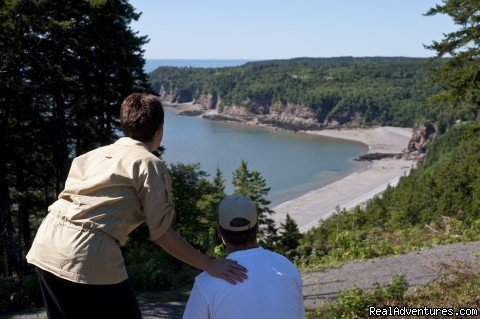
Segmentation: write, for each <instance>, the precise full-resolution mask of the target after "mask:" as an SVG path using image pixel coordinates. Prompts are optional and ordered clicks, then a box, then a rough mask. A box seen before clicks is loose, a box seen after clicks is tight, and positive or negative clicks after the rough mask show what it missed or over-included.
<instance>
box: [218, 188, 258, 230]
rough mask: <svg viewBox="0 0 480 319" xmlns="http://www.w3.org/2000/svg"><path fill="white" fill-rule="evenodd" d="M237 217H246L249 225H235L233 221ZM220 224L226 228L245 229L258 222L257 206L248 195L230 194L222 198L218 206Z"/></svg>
mask: <svg viewBox="0 0 480 319" xmlns="http://www.w3.org/2000/svg"><path fill="white" fill-rule="evenodd" d="M235 218H244V219H246V220H248V221H249V224H248V225H245V226H240V227H235V226H232V225H231V223H230V222H231V221H232V220H234V219H235ZM218 224H219V225H220V226H221V227H222V228H223V229H226V230H230V231H234V232H236V231H245V230H249V229H251V228H253V227H255V225H256V224H257V207H256V206H255V203H254V202H253V201H252V200H251V199H250V198H248V197H245V196H240V195H229V196H227V197H225V198H224V199H222V201H221V202H220V205H219V206H218Z"/></svg>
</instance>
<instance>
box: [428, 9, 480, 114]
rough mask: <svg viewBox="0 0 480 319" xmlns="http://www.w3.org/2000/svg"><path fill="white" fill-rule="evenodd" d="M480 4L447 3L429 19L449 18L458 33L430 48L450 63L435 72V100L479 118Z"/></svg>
mask: <svg viewBox="0 0 480 319" xmlns="http://www.w3.org/2000/svg"><path fill="white" fill-rule="evenodd" d="M479 12H480V3H479V2H478V1H477V0H446V1H443V3H442V4H439V5H436V6H435V7H434V8H432V9H430V10H429V11H428V12H427V15H429V16H433V15H437V14H446V15H449V16H450V17H451V18H452V19H453V22H454V23H455V24H456V25H458V26H459V29H458V30H456V31H453V32H450V33H447V34H445V35H444V38H443V39H442V40H441V41H433V43H432V44H431V45H429V46H427V48H428V49H431V50H435V51H436V53H437V57H444V56H448V57H449V59H447V60H446V62H445V63H444V64H443V65H442V66H441V67H439V68H438V69H437V70H436V73H435V77H434V81H435V82H436V83H440V84H441V91H440V93H439V94H438V95H436V100H438V101H444V102H446V105H447V106H448V107H450V108H459V107H460V108H461V109H462V110H463V111H466V112H468V114H470V115H473V117H478V116H480V40H479V39H480V25H479V23H478V22H479V21H480V14H479Z"/></svg>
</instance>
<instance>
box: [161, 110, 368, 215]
mask: <svg viewBox="0 0 480 319" xmlns="http://www.w3.org/2000/svg"><path fill="white" fill-rule="evenodd" d="M162 144H163V146H165V147H166V151H165V154H164V156H163V158H164V160H165V161H166V162H167V164H171V163H177V162H182V163H195V162H199V163H200V164H201V168H202V169H203V170H205V171H206V172H207V173H209V174H210V176H211V177H212V178H213V176H214V174H215V170H216V167H217V166H218V167H220V169H221V170H222V172H223V174H224V177H225V179H226V191H227V193H231V192H232V190H233V187H232V185H231V180H232V173H233V171H234V170H235V169H236V168H238V166H239V165H240V162H241V160H242V159H243V160H246V161H247V162H248V167H249V169H250V170H257V171H259V172H260V173H261V174H262V176H263V177H264V178H265V179H266V181H267V184H268V186H269V187H271V191H270V194H269V199H270V200H271V201H272V206H274V205H276V204H280V203H282V202H284V201H287V200H290V199H293V198H295V197H297V196H299V195H302V194H305V193H307V192H309V191H311V190H314V189H317V188H319V187H322V186H324V185H326V184H329V183H331V182H333V181H335V180H338V179H340V178H342V177H344V176H345V175H347V174H349V173H351V172H352V171H353V170H356V169H358V168H359V167H361V166H364V165H365V163H359V162H355V161H353V158H354V157H356V156H358V155H360V154H362V153H366V152H367V150H368V148H367V146H366V145H363V144H360V143H356V142H350V141H344V140H338V139H331V138H326V137H320V136H311V135H307V134H302V133H293V132H283V131H274V130H272V129H264V128H257V127H250V126H246V125H242V124H236V123H224V122H217V121H209V120H204V119H200V118H196V117H187V116H179V115H174V114H173V113H172V112H171V111H168V110H167V112H166V118H165V134H164V140H163V142H162Z"/></svg>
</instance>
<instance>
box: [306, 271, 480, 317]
mask: <svg viewBox="0 0 480 319" xmlns="http://www.w3.org/2000/svg"><path fill="white" fill-rule="evenodd" d="M449 271H450V270H449ZM479 284H480V276H479V275H477V274H474V273H472V272H471V271H466V272H465V269H462V268H460V269H458V268H457V269H455V270H453V271H450V275H449V276H448V277H445V278H441V279H440V280H437V281H434V282H432V283H430V284H428V285H427V286H426V287H419V288H415V289H413V290H407V289H408V286H409V285H408V282H407V281H406V280H405V277H403V276H397V277H395V278H394V279H393V280H392V282H391V284H390V285H386V286H379V285H376V286H374V287H373V289H371V290H370V291H365V290H361V289H358V288H355V287H354V288H352V289H350V290H349V291H346V292H344V293H342V294H340V297H339V298H338V300H337V301H336V302H333V303H326V304H324V305H322V306H321V307H319V308H317V309H315V310H314V311H311V312H307V316H306V318H307V319H313V318H316V319H317V318H328V319H330V318H370V317H369V316H368V313H369V312H368V307H369V306H375V307H377V308H379V307H387V306H391V307H400V308H401V307H408V308H424V307H428V308H455V309H459V308H465V307H476V306H477V305H478V304H479V302H480V289H478V287H479Z"/></svg>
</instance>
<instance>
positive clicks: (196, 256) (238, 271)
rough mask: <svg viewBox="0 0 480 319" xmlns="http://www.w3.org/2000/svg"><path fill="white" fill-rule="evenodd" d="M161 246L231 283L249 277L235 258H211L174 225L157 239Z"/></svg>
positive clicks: (156, 241)
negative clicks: (184, 236)
mask: <svg viewBox="0 0 480 319" xmlns="http://www.w3.org/2000/svg"><path fill="white" fill-rule="evenodd" d="M155 243H157V244H158V245H159V246H160V247H162V248H163V249H164V250H165V251H166V252H168V253H169V254H170V255H172V256H173V257H175V258H177V259H179V260H181V261H183V262H185V263H187V264H189V265H191V266H193V267H196V268H198V269H201V270H205V271H206V272H208V273H209V274H210V275H212V276H214V277H217V278H221V279H224V280H226V281H228V282H229V283H231V284H236V283H237V282H242V281H243V280H244V279H246V278H247V274H246V272H247V269H246V268H245V267H243V266H241V265H239V264H238V263H237V262H236V261H234V260H228V259H211V258H209V257H207V256H205V255H204V254H202V253H201V252H199V251H198V250H196V249H195V248H193V247H192V246H191V245H190V244H189V243H188V242H187V241H186V240H185V239H183V238H182V237H181V236H180V235H179V234H178V233H177V232H176V231H175V230H173V228H172V227H170V228H169V229H168V230H167V232H166V233H165V234H164V235H163V236H162V237H160V238H158V239H156V240H155Z"/></svg>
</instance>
